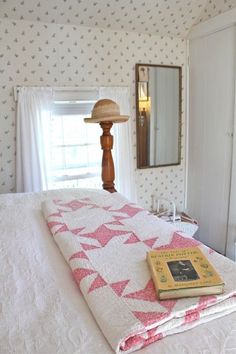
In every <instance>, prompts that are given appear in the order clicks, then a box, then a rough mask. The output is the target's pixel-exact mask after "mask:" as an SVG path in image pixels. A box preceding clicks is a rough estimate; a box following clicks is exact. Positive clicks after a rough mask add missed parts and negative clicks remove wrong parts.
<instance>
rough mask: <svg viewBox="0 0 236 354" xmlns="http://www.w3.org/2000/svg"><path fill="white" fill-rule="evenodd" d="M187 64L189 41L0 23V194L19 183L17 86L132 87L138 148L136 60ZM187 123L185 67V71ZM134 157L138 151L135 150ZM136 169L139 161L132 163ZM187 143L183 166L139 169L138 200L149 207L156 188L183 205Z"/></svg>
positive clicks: (6, 21) (39, 25) (153, 62)
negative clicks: (13, 91) (16, 125)
mask: <svg viewBox="0 0 236 354" xmlns="http://www.w3.org/2000/svg"><path fill="white" fill-rule="evenodd" d="M138 62H142V63H152V64H167V65H180V66H183V67H184V66H185V64H186V41H185V40H183V39H180V38H169V37H158V36H150V35H144V34H143V35H141V34H137V33H127V32H123V31H111V30H102V29H101V30H100V29H95V28H88V27H76V26H72V25H56V24H43V23H38V22H37V23H36V22H35V23H34V22H27V21H10V20H1V21H0V126H1V129H0V192H1V193H6V192H12V191H14V186H15V103H14V100H13V96H12V88H13V86H15V85H22V86H23V85H25V86H30V85H41V86H45V85H51V86H64V85H67V86H73V85H79V86H93V85H95V86H99V85H103V86H106V85H117V86H118V85H125V86H129V87H130V88H131V94H132V122H133V146H134V150H135V148H136V147H135V144H136V142H135V139H136V137H135V135H136V127H135V96H134V94H135V82H134V80H135V75H134V66H135V63H138ZM182 97H183V102H182V111H183V127H182V132H184V120H185V118H184V117H185V112H184V107H185V102H184V98H185V68H184V69H183V92H182ZM135 155H136V151H135ZM134 167H135V168H136V159H135V161H134ZM184 176H185V144H184V134H183V137H182V162H181V165H180V166H172V167H171V166H170V167H165V168H154V169H146V170H137V171H136V180H137V185H138V196H139V201H140V203H141V204H142V205H143V206H144V207H149V206H150V205H151V195H152V193H153V192H155V193H157V194H158V195H160V196H165V197H167V198H171V199H173V200H175V201H176V203H177V205H179V207H180V208H182V207H183V204H184V189H185V180H184Z"/></svg>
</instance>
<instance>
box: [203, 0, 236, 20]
mask: <svg viewBox="0 0 236 354" xmlns="http://www.w3.org/2000/svg"><path fill="white" fill-rule="evenodd" d="M234 7H236V0H209V1H208V2H207V5H206V7H205V8H204V10H203V12H202V13H201V16H200V17H199V18H198V21H197V22H203V21H206V20H208V19H210V18H212V17H215V16H217V15H219V14H221V13H223V12H226V11H229V10H231V9H233V8H234Z"/></svg>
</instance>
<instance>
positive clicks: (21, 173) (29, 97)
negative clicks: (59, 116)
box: [16, 87, 53, 192]
mask: <svg viewBox="0 0 236 354" xmlns="http://www.w3.org/2000/svg"><path fill="white" fill-rule="evenodd" d="M52 105H53V89H52V88H45V87H44V88H38V87H21V88H19V92H18V99H17V118H16V122H17V123H16V129H17V132H16V151H17V155H16V191H17V192H39V191H42V190H45V189H47V166H46V159H45V153H46V149H47V135H48V131H47V130H48V129H49V127H50V124H49V122H50V117H51V111H52Z"/></svg>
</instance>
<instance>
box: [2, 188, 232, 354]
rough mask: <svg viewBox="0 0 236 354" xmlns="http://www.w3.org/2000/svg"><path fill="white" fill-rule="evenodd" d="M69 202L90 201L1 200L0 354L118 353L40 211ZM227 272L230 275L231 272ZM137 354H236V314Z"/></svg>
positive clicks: (59, 194)
mask: <svg viewBox="0 0 236 354" xmlns="http://www.w3.org/2000/svg"><path fill="white" fill-rule="evenodd" d="M90 193H93V192H92V191H91V192H90ZM101 193H105V192H102V191H101ZM68 195H71V196H75V197H76V198H81V197H85V196H89V193H88V192H87V191H77V192H75V191H69V192H68V191H66V192H64V191H60V192H58V191H53V192H46V193H41V194H33V195H32V194H25V195H13V194H12V195H2V196H0V227H1V236H0V252H1V273H0V281H1V287H0V314H1V321H0V353H1V354H8V353H9V354H10V353H17V354H23V353H24V354H25V353H29V354H34V353H35V354H36V353H41V354H54V353H65V354H66V353H68V354H82V353H83V354H94V353H99V354H100V353H101V354H108V353H112V350H111V348H110V346H109V344H108V343H107V341H106V340H105V338H104V337H103V335H102V333H101V331H100V330H99V328H98V326H97V324H96V322H95V321H94V319H93V317H92V315H91V313H90V311H89V309H88V307H87V305H86V304H85V302H84V300H83V298H82V295H81V296H78V295H79V290H78V287H77V285H76V283H75V282H74V280H73V279H72V276H71V271H70V269H69V267H68V265H67V264H66V262H65V261H64V259H63V257H62V255H61V253H60V251H59V250H58V248H57V247H56V245H55V244H54V241H53V240H52V237H51V236H50V233H49V230H48V228H47V226H46V224H45V222H44V219H43V217H42V214H41V211H40V208H41V202H42V201H43V200H45V199H47V198H50V199H51V198H52V197H59V198H63V197H68ZM219 266H220V265H219ZM225 271H227V272H230V267H228V268H227V269H225ZM138 353H140V354H141V353H142V354H151V353H161V354H167V353H168V354H172V353H177V354H178V353H186V354H187V353H202V354H203V353H204V354H206V353H214V354H218V353H231V354H232V353H236V314H235V313H233V314H231V315H228V316H225V317H223V318H221V319H218V320H214V321H212V322H211V323H209V324H205V325H204V324H203V325H201V326H199V327H197V328H195V329H193V330H190V331H188V332H186V333H181V334H177V335H174V336H170V337H167V338H164V339H163V340H162V341H160V342H156V343H155V344H152V345H150V346H148V347H146V348H145V349H143V350H142V351H139V352H138Z"/></svg>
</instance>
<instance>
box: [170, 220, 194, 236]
mask: <svg viewBox="0 0 236 354" xmlns="http://www.w3.org/2000/svg"><path fill="white" fill-rule="evenodd" d="M172 225H173V226H174V227H176V228H177V231H181V232H183V233H184V234H187V235H188V236H191V237H193V236H194V235H195V233H196V232H197V230H198V225H196V224H192V223H190V222H185V221H176V222H173V223H172Z"/></svg>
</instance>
